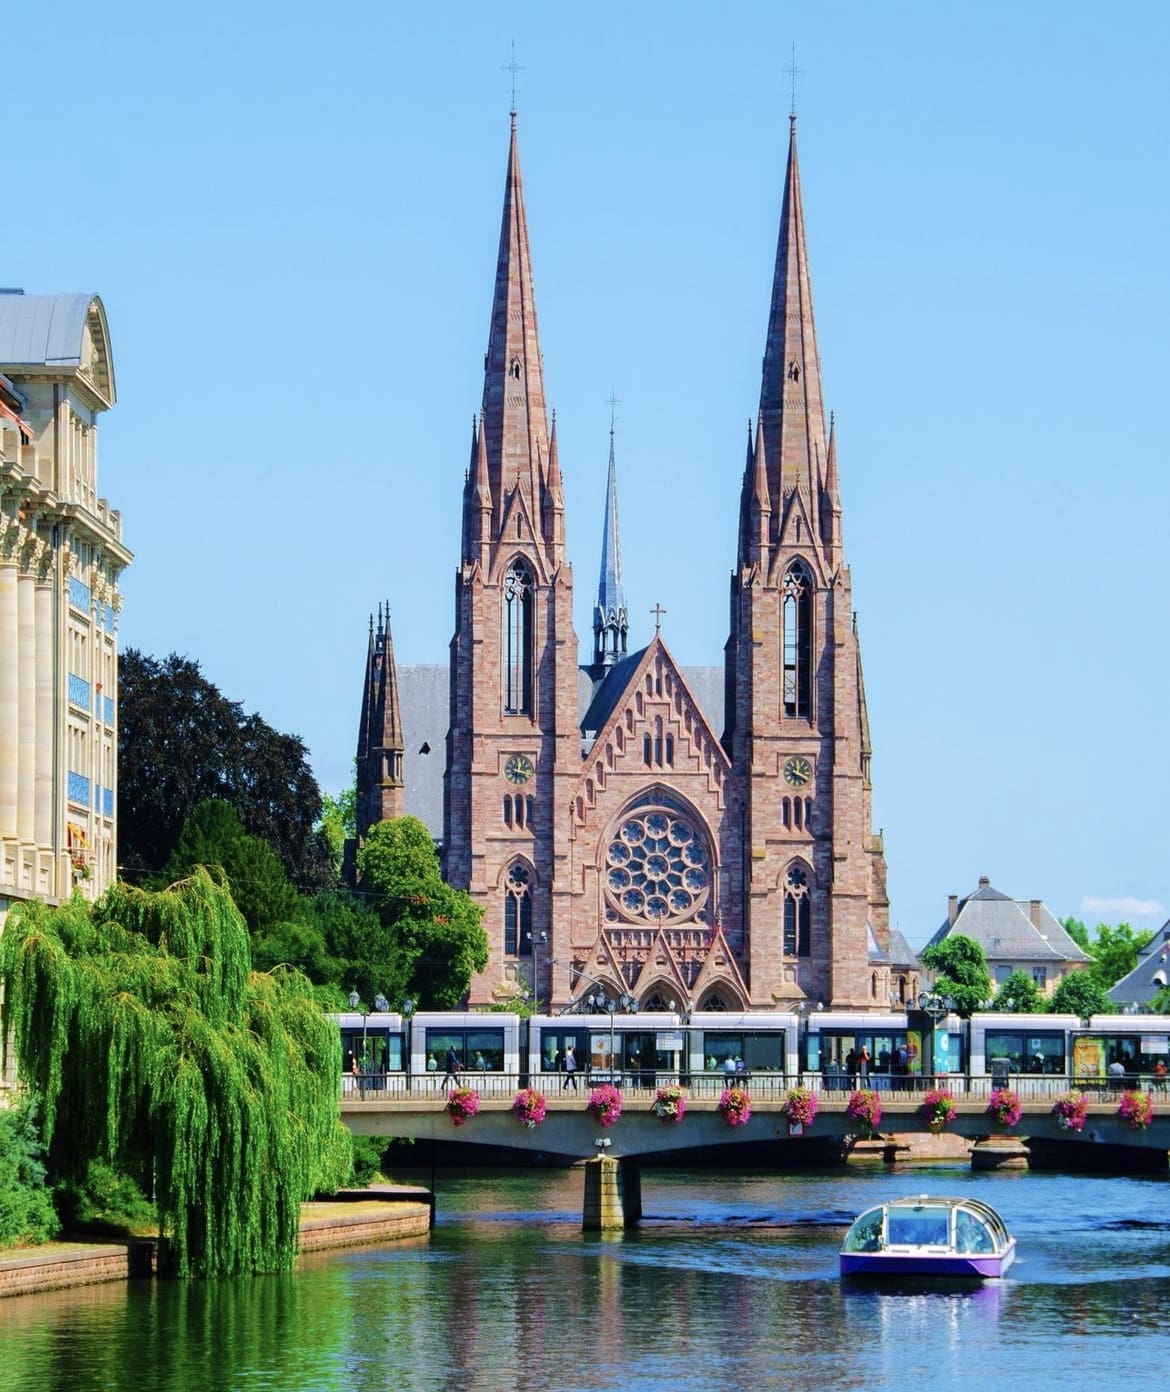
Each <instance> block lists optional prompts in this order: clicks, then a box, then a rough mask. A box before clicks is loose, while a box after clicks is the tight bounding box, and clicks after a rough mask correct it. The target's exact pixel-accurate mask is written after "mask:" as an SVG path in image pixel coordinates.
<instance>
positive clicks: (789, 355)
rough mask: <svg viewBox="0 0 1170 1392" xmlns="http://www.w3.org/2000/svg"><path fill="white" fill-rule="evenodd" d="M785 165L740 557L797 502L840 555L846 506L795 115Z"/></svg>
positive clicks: (764, 540)
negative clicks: (827, 401)
mask: <svg viewBox="0 0 1170 1392" xmlns="http://www.w3.org/2000/svg"><path fill="white" fill-rule="evenodd" d="M789 122H790V128H789V136H788V169H787V172H786V174H785V179H784V203H783V206H782V208H781V212H780V236H779V240H778V242H777V246H776V269H775V273H774V275H773V280H772V303H771V309H770V312H769V315H768V337H767V342H766V344H765V347H764V371H763V381H762V384H761V388H760V414H759V421H758V430H757V434H756V440H755V443H754V445H753V444H752V443H751V442H750V441H749V450H748V464H747V467H746V468H745V471H744V484H743V487H744V493H743V500H742V503H741V508H740V564H741V565H744V564H750V563H752V562H754V561H759V560H761V559H764V558H766V557H767V555H768V553H769V551H770V549H771V547H772V546H773V545H774V544H775V543H776V541H777V540H778V539H779V537H780V535H781V534H782V532H783V529H784V523H785V519H786V518H787V516H788V514H789V512H790V511H791V509H792V508H793V506H800V507H801V508H802V510H803V513H804V516H805V517H806V518H807V519H809V525H810V526H815V527H816V528H817V529H818V531H819V535H820V541H821V544H822V546H823V547H824V548H825V550H826V553H827V556H828V557H829V559H830V560H831V561H832V560H835V559H838V555H837V553H838V552H839V548H840V545H841V535H840V526H841V518H840V514H841V505H840V497H839V495H838V484H837V475H836V445H835V441H834V439H833V434H832V432H830V434H829V435H828V437H826V432H825V406H824V399H823V396H822V391H821V364H820V357H819V355H818V353H817V331H816V322H815V320H814V317H813V300H812V280H811V276H810V274H809V261H808V246H807V243H806V240H805V228H804V207H803V205H802V202H801V196H800V164H799V161H798V159H797V153H796V117H795V116H791V117H790V118H789Z"/></svg>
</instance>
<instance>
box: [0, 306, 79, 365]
mask: <svg viewBox="0 0 1170 1392" xmlns="http://www.w3.org/2000/svg"><path fill="white" fill-rule="evenodd" d="M96 298H97V296H96V295H21V294H13V293H12V292H11V291H9V292H6V293H4V294H0V363H3V364H4V366H5V367H46V366H57V367H70V366H74V367H76V366H79V365H80V363H81V339H82V334H83V332H84V330H85V321H86V318H87V316H88V314H89V307H90V305H91V304H93V302H94V300H95V299H96Z"/></svg>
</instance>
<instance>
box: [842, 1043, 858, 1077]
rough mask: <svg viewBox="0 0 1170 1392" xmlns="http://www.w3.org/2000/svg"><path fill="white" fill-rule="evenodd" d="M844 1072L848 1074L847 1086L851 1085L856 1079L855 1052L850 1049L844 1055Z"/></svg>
mask: <svg viewBox="0 0 1170 1392" xmlns="http://www.w3.org/2000/svg"><path fill="white" fill-rule="evenodd" d="M845 1072H846V1073H848V1074H849V1084H850V1086H852V1085H853V1083H854V1082H855V1080H856V1078H857V1050H856V1049H850V1050H849V1052H848V1053H847V1054H846V1055H845Z"/></svg>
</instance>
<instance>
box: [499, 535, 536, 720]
mask: <svg viewBox="0 0 1170 1392" xmlns="http://www.w3.org/2000/svg"><path fill="white" fill-rule="evenodd" d="M532 650H533V634H532V572H531V571H530V570H529V569H528V567H527V566H526V565H525V564H524V562H523V561H521V560H515V561H513V562H512V564H511V565H510V566H509V567H508V570H507V573H506V574H505V576H504V712H505V714H506V715H531V714H532V668H533V660H532Z"/></svg>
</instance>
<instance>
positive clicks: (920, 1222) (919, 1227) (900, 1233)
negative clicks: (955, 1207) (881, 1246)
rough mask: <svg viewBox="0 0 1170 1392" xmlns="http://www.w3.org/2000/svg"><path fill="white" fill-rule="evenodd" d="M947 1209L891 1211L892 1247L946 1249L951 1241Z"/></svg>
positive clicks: (890, 1230)
mask: <svg viewBox="0 0 1170 1392" xmlns="http://www.w3.org/2000/svg"><path fill="white" fill-rule="evenodd" d="M949 1217H950V1213H949V1211H948V1210H947V1209H945V1208H912V1209H909V1210H907V1211H905V1212H902V1211H900V1210H896V1209H891V1211H890V1218H889V1232H890V1246H891V1247H945V1246H946V1245H947V1243H948V1241H949V1239H950V1234H949V1232H948V1228H949V1226H950V1224H949V1223H948V1221H947V1220H948V1219H949Z"/></svg>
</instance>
